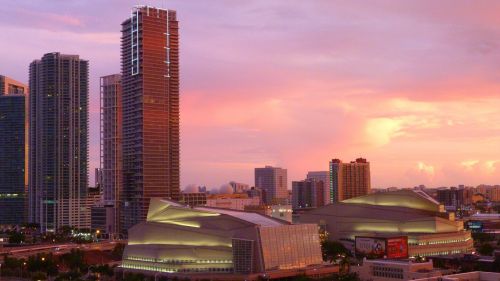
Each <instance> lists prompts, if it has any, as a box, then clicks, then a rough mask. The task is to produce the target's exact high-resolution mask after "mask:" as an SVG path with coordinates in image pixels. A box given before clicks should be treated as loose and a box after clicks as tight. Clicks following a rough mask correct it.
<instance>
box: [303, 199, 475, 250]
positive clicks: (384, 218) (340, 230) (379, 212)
mask: <svg viewBox="0 0 500 281" xmlns="http://www.w3.org/2000/svg"><path fill="white" fill-rule="evenodd" d="M299 221H300V223H317V224H318V225H319V227H320V229H322V230H323V231H324V232H326V233H328V238H329V239H331V240H338V241H343V242H344V243H345V244H346V246H348V247H349V248H351V249H352V248H353V246H354V241H355V238H356V237H357V236H358V237H394V236H407V237H408V252H409V255H410V256H433V255H448V254H459V253H462V254H467V253H472V252H473V251H474V247H473V241H472V237H471V232H470V231H467V230H465V229H464V225H463V222H462V221H457V220H455V217H454V216H453V215H452V214H448V213H446V212H445V211H444V207H443V205H440V204H439V202H437V201H436V200H434V199H433V198H431V197H430V196H428V195H427V194H426V193H424V192H422V191H414V190H398V191H392V192H380V193H372V194H369V195H365V196H360V197H356V198H351V199H347V200H344V201H342V202H337V203H333V204H330V205H327V206H324V207H320V208H316V209H312V210H309V211H306V212H303V213H302V214H300V217H299Z"/></svg>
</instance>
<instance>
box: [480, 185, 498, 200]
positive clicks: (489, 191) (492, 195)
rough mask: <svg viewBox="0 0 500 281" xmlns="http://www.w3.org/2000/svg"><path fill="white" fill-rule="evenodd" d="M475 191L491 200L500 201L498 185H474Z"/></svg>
mask: <svg viewBox="0 0 500 281" xmlns="http://www.w3.org/2000/svg"><path fill="white" fill-rule="evenodd" d="M476 192H477V193H480V194H482V195H483V196H484V197H486V199H488V200H489V201H491V202H500V185H479V186H477V187H476Z"/></svg>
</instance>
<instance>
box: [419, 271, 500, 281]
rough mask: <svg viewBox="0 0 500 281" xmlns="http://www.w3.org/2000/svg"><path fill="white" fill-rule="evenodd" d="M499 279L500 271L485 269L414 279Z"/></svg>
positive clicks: (442, 280)
mask: <svg viewBox="0 0 500 281" xmlns="http://www.w3.org/2000/svg"><path fill="white" fill-rule="evenodd" d="M498 280H500V273H498V272H485V271H471V272H464V273H455V274H449V275H443V276H434V277H424V278H419V279H414V281H498Z"/></svg>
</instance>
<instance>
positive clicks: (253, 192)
mask: <svg viewBox="0 0 500 281" xmlns="http://www.w3.org/2000/svg"><path fill="white" fill-rule="evenodd" d="M246 194H247V195H248V197H250V198H253V197H259V198H260V203H259V204H262V202H263V201H262V200H263V198H264V196H265V192H264V191H263V190H262V189H261V188H258V187H253V186H252V187H251V188H250V189H248V190H247V191H246Z"/></svg>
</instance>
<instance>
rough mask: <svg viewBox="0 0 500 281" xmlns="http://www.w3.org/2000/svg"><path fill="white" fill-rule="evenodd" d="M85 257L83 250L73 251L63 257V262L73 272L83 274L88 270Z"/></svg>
mask: <svg viewBox="0 0 500 281" xmlns="http://www.w3.org/2000/svg"><path fill="white" fill-rule="evenodd" d="M83 257H84V253H83V251H82V250H79V249H71V251H70V252H69V253H66V254H64V255H62V260H63V262H64V264H65V265H66V266H67V267H68V268H69V269H70V270H71V271H76V272H83V271H84V270H85V269H86V268H87V264H86V263H85V260H84V258H83Z"/></svg>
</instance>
